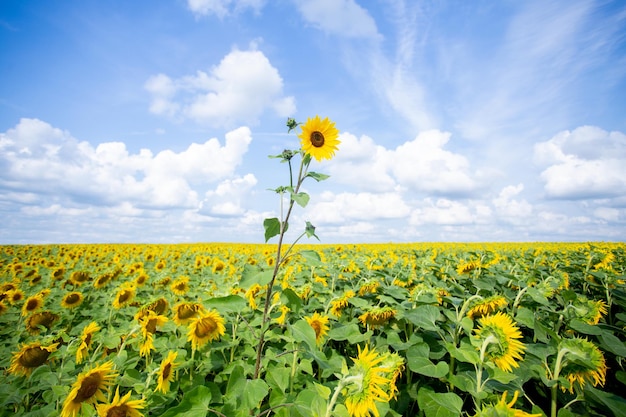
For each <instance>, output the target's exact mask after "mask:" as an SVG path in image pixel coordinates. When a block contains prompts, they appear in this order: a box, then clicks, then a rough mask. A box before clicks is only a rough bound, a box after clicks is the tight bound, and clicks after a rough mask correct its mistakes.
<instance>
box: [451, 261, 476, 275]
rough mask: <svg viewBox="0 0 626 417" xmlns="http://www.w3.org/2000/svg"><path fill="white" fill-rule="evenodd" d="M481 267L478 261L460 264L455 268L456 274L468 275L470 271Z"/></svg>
mask: <svg viewBox="0 0 626 417" xmlns="http://www.w3.org/2000/svg"><path fill="white" fill-rule="evenodd" d="M480 267H481V264H480V261H468V262H461V263H460V264H459V266H457V268H456V272H457V273H458V274H459V275H461V274H470V273H471V272H472V271H474V270H476V269H479V268H480Z"/></svg>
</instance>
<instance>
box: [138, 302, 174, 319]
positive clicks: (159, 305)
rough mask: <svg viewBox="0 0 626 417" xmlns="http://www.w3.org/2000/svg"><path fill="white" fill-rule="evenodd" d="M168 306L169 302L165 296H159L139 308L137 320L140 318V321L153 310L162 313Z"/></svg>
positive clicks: (158, 313)
mask: <svg viewBox="0 0 626 417" xmlns="http://www.w3.org/2000/svg"><path fill="white" fill-rule="evenodd" d="M168 306H169V303H168V302H167V300H166V299H165V298H163V297H161V298H157V299H156V300H155V301H153V302H151V303H150V304H146V305H145V306H143V307H142V308H141V310H139V311H138V312H137V314H135V320H138V321H139V320H141V319H142V318H143V317H145V316H146V315H148V314H149V313H150V312H151V311H152V312H154V313H156V314H157V315H161V314H163V313H164V312H165V311H166V310H167V307H168Z"/></svg>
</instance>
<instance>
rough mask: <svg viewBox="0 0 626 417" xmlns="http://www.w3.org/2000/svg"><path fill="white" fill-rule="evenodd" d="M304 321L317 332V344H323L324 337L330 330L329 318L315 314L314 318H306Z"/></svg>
mask: <svg viewBox="0 0 626 417" xmlns="http://www.w3.org/2000/svg"><path fill="white" fill-rule="evenodd" d="M304 319H305V320H306V322H307V323H309V325H310V326H311V327H312V328H313V330H314V331H315V342H317V344H320V343H322V340H323V339H324V336H326V334H327V333H328V330H329V329H330V327H329V326H328V317H326V316H322V315H321V314H319V313H314V314H313V315H312V316H309V317H305V318H304Z"/></svg>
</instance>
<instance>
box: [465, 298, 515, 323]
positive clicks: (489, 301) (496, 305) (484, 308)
mask: <svg viewBox="0 0 626 417" xmlns="http://www.w3.org/2000/svg"><path fill="white" fill-rule="evenodd" d="M507 304H508V302H507V301H506V298H504V297H503V296H501V295H497V294H496V295H492V296H490V297H487V298H484V299H482V300H480V301H478V302H477V303H475V304H474V305H473V306H472V308H470V309H469V311H468V312H467V317H469V318H470V319H476V318H478V317H483V316H486V315H488V314H492V313H495V312H496V311H498V310H500V309H501V308H502V307H505V306H506V305H507Z"/></svg>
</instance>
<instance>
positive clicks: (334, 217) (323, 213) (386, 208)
mask: <svg viewBox="0 0 626 417" xmlns="http://www.w3.org/2000/svg"><path fill="white" fill-rule="evenodd" d="M409 213H410V208H409V206H408V205H407V204H406V203H405V202H404V201H403V200H402V197H401V196H400V195H399V194H397V193H380V194H374V193H349V192H344V193H339V194H335V193H332V192H324V193H322V194H321V195H320V196H319V201H317V202H315V203H312V204H310V205H309V206H307V216H308V217H309V219H310V221H311V222H312V223H313V224H315V225H318V224H345V223H353V222H355V221H357V222H358V221H362V220H369V221H375V220H377V219H398V218H403V217H406V216H408V214H409Z"/></svg>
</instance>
